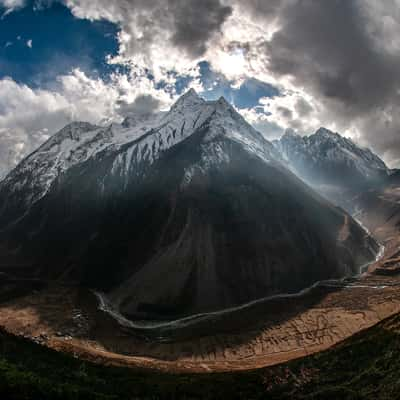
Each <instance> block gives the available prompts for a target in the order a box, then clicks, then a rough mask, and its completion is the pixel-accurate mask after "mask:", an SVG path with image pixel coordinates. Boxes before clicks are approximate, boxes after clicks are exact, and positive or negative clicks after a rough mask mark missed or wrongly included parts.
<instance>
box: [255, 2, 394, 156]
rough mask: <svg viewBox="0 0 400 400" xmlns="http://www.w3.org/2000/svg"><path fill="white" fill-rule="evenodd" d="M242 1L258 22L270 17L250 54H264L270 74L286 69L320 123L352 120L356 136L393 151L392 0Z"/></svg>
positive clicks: (300, 109)
mask: <svg viewBox="0 0 400 400" xmlns="http://www.w3.org/2000/svg"><path fill="white" fill-rule="evenodd" d="M278 3H279V4H278ZM264 4H265V8H264ZM248 5H249V7H251V10H252V11H251V13H252V14H253V15H254V14H258V15H259V16H260V15H262V14H263V13H264V15H265V21H266V23H268V21H271V20H272V19H274V20H275V21H277V26H278V29H277V31H276V32H275V33H274V34H273V36H272V38H271V39H270V40H268V41H265V42H264V43H262V44H258V45H257V46H255V47H254V48H253V54H256V57H257V52H258V53H259V54H262V55H263V56H264V60H266V68H268V70H269V71H270V72H271V73H273V74H274V75H275V77H276V78H277V79H278V80H279V79H280V78H283V77H290V78H291V80H292V82H293V84H294V86H297V87H300V88H303V89H304V90H305V91H306V92H307V93H309V94H311V95H312V97H313V98H314V99H315V100H316V101H317V102H318V103H319V104H321V105H322V106H323V109H324V113H323V116H324V118H323V120H321V121H320V122H321V124H332V123H333V124H335V125H336V126H340V127H342V128H343V129H348V128H350V127H352V128H355V129H356V130H357V131H358V134H359V135H360V140H361V142H362V143H363V144H366V145H369V146H371V147H372V148H374V149H375V150H376V151H378V152H379V153H380V154H381V155H382V154H385V155H386V159H388V160H395V159H400V98H399V93H400V40H399V38H400V12H399V3H398V1H395V0H382V1H379V2H378V1H374V0H329V1H320V0H281V1H279V2H275V1H273V2H271V3H269V2H262V1H260V2H258V1H255V0H254V1H250V2H249V3H248ZM274 13H275V14H274ZM295 109H296V112H297V113H298V114H299V116H300V117H301V118H303V119H304V120H306V119H307V117H308V116H309V115H311V113H312V111H313V110H310V109H309V107H307V105H306V104H300V103H297V104H296V105H295ZM292 122H293V121H292ZM291 125H293V123H292V124H291Z"/></svg>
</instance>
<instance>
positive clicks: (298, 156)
mask: <svg viewBox="0 0 400 400" xmlns="http://www.w3.org/2000/svg"><path fill="white" fill-rule="evenodd" d="M274 145H275V146H276V148H277V149H278V150H279V151H280V152H281V155H282V157H283V159H284V160H285V161H286V162H287V163H288V164H289V165H290V166H291V167H292V168H293V169H294V170H295V171H297V173H298V174H299V175H301V176H303V177H305V178H306V179H307V178H309V176H308V174H309V175H314V177H315V176H317V174H318V171H319V170H323V169H326V170H329V173H330V174H332V173H333V172H334V171H333V170H334V169H335V168H338V167H340V168H348V169H349V171H350V170H351V171H352V172H354V173H357V174H359V176H360V177H362V179H364V180H369V179H377V178H379V177H381V176H385V175H387V174H388V173H389V169H388V168H387V166H386V165H385V163H384V162H383V161H382V160H381V159H380V158H379V157H378V156H377V155H376V154H374V153H373V152H372V151H371V150H370V149H368V148H362V147H360V146H358V145H357V144H356V143H354V142H353V141H352V140H351V139H349V138H346V137H343V136H341V135H340V134H338V133H335V132H332V131H330V130H328V129H326V128H320V129H318V130H317V131H316V132H315V133H314V134H312V135H310V136H303V137H302V136H300V135H297V134H295V133H294V132H290V131H288V132H286V133H285V134H284V135H283V136H282V138H281V139H280V140H277V141H274ZM311 180H312V179H311Z"/></svg>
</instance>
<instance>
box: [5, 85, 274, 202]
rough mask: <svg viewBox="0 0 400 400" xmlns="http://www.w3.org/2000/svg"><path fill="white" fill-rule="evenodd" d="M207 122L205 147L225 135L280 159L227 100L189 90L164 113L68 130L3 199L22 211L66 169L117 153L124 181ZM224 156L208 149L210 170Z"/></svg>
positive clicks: (25, 168)
mask: <svg viewBox="0 0 400 400" xmlns="http://www.w3.org/2000/svg"><path fill="white" fill-rule="evenodd" d="M150 111H152V110H150ZM206 123H207V124H208V126H207V128H208V132H207V135H206V137H205V138H204V141H205V142H207V141H212V140H213V138H215V137H216V136H218V135H225V137H227V138H229V139H231V140H233V141H235V142H237V143H241V144H242V145H243V146H244V147H245V148H246V149H247V150H248V151H249V152H252V153H254V154H256V155H257V156H258V157H260V158H262V159H263V160H264V161H266V162H268V161H271V160H272V159H275V160H276V159H279V154H278V152H277V151H276V150H275V148H274V147H273V145H272V144H271V143H270V142H268V141H267V140H266V139H264V137H263V136H262V135H261V134H260V133H259V132H257V131H256V130H255V129H254V128H252V127H251V126H250V125H249V124H248V123H247V122H246V121H245V120H244V118H243V117H242V116H240V115H239V114H238V113H237V112H236V111H235V109H234V108H233V107H232V106H231V105H230V104H229V103H228V102H227V101H226V100H225V99H224V98H220V99H219V100H217V101H206V100H204V99H202V98H201V97H199V96H198V95H197V93H196V92H195V91H194V90H192V89H191V90H189V91H188V92H187V93H185V94H184V95H183V96H181V97H180V98H179V99H178V100H177V101H176V102H175V103H174V105H173V106H172V107H171V109H170V110H169V111H168V112H166V113H165V112H161V113H157V114H154V113H149V114H147V115H140V116H137V117H136V116H130V117H128V118H126V119H125V120H124V122H123V123H122V124H111V125H109V126H106V127H100V126H96V125H92V124H89V123H86V122H73V123H71V124H69V125H67V126H66V127H64V128H63V129H61V130H60V131H59V132H58V133H56V134H55V135H53V136H52V137H51V138H50V139H49V140H48V141H47V142H45V143H44V144H43V145H42V146H40V147H39V148H38V149H37V150H36V151H35V152H33V153H32V154H31V155H29V156H28V157H26V158H25V159H24V160H23V161H22V162H21V163H20V164H19V165H18V166H17V167H16V168H15V169H14V170H12V171H11V172H10V173H9V174H8V175H7V176H6V178H5V179H4V181H3V182H1V183H0V195H1V192H3V193H6V194H5V195H4V196H5V197H6V198H5V203H7V202H9V203H13V202H14V203H15V202H17V203H19V204H20V205H22V207H23V208H27V207H30V206H31V205H32V204H33V203H35V202H36V201H37V200H39V199H40V198H42V197H43V196H44V195H46V193H47V192H48V191H49V189H50V187H51V185H52V184H53V182H54V181H55V180H56V178H57V177H58V176H60V175H61V174H62V173H64V172H65V171H66V170H68V169H69V168H71V167H72V166H75V165H77V164H80V163H83V162H85V161H87V160H89V159H90V158H92V157H96V156H97V155H98V154H103V153H104V152H105V153H109V152H111V153H115V158H114V161H113V166H112V169H111V172H112V174H117V175H119V176H123V177H128V176H129V175H130V174H138V173H140V172H139V170H140V168H138V166H139V164H141V163H144V164H146V163H148V164H151V163H153V162H154V161H155V160H156V159H158V157H159V155H160V154H161V153H162V152H164V151H165V150H167V149H169V148H170V147H172V146H174V145H176V144H178V143H179V142H181V141H183V140H185V139H186V138H188V137H189V136H190V135H191V134H193V133H194V132H195V131H196V130H198V129H199V128H200V127H201V126H203V125H204V124H206ZM206 148H207V146H206V144H205V143H204V149H206ZM221 151H222V150H221V148H219V149H217V148H215V149H211V147H210V145H208V148H207V152H208V156H207V157H208V164H207V165H210V163H211V162H212V160H213V158H214V159H215V161H216V162H218V160H221V159H224V156H222V155H221ZM105 153H104V154H105ZM4 207H6V206H3V209H4Z"/></svg>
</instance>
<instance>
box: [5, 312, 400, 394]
mask: <svg viewBox="0 0 400 400" xmlns="http://www.w3.org/2000/svg"><path fill="white" fill-rule="evenodd" d="M399 353H400V316H399V315H396V316H394V317H391V318H389V319H387V320H385V321H383V322H381V323H379V324H378V325H376V326H374V327H372V328H370V329H368V330H366V331H363V332H361V333H359V334H358V335H355V336H353V337H352V338H350V339H348V340H346V341H345V342H343V343H341V344H340V345H337V346H335V347H333V348H332V349H330V350H327V351H325V352H322V353H319V354H316V355H313V356H308V357H305V358H303V359H301V360H296V361H291V362H289V363H286V364H283V365H280V366H276V367H270V368H263V369H258V370H254V371H247V372H230V373H219V374H194V375H190V374H178V375H174V374H164V373H159V372H156V371H146V370H143V369H140V370H135V369H131V368H130V369H126V368H118V367H110V366H100V365H96V364H92V363H89V362H86V361H82V360H79V359H76V358H73V357H71V356H70V355H66V354H62V353H59V352H55V351H54V350H51V349H48V348H45V347H43V346H40V345H37V344H35V343H32V342H31V341H29V340H27V339H23V338H17V337H15V336H13V335H10V334H8V333H6V332H4V331H0V396H1V398H3V399H10V400H14V399H15V400H17V399H20V400H28V399H32V400H33V399H43V400H47V399H60V400H61V399H85V400H90V399H96V400H97V399H102V400H106V399H107V400H108V399H110V400H111V399H113V400H114V399H115V400H116V399H222V398H226V399H249V400H250V399H382V400H383V399H391V400H392V399H397V398H400V380H399V370H400V358H399V357H398V354H399Z"/></svg>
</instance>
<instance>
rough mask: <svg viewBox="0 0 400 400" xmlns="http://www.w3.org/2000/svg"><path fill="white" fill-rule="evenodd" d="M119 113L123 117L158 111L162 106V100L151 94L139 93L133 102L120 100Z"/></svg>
mask: <svg viewBox="0 0 400 400" xmlns="http://www.w3.org/2000/svg"><path fill="white" fill-rule="evenodd" d="M117 103H118V106H119V108H118V114H119V115H121V117H129V116H133V115H146V114H152V113H154V112H157V111H158V110H159V108H160V101H159V100H158V99H156V98H154V97H153V96H151V95H147V94H145V95H139V96H138V97H136V99H135V100H134V102H133V103H127V102H125V101H122V100H120V101H118V102H117Z"/></svg>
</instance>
